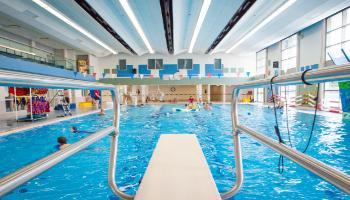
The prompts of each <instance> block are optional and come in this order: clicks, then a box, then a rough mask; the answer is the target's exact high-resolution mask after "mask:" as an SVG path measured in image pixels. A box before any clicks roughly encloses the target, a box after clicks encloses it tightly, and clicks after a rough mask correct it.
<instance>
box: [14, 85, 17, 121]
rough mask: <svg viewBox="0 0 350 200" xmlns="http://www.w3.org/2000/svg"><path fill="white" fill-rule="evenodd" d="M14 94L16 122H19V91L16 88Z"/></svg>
mask: <svg viewBox="0 0 350 200" xmlns="http://www.w3.org/2000/svg"><path fill="white" fill-rule="evenodd" d="M14 92H15V114H16V121H18V113H17V112H18V107H17V90H16V87H14Z"/></svg>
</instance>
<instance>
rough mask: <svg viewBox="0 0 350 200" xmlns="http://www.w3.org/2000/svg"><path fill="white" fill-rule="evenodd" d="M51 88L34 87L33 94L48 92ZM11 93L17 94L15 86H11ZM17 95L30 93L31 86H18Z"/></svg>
mask: <svg viewBox="0 0 350 200" xmlns="http://www.w3.org/2000/svg"><path fill="white" fill-rule="evenodd" d="M48 90H49V89H47V88H32V93H33V94H46V93H47V91H48ZM9 93H10V94H12V95H14V94H15V88H13V87H10V88H9ZM16 95H17V96H24V95H29V88H16Z"/></svg>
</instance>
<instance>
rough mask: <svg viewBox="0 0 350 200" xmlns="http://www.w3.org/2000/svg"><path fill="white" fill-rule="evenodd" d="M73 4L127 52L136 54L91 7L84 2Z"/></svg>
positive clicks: (79, 1) (83, 0)
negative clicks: (82, 10)
mask: <svg viewBox="0 0 350 200" xmlns="http://www.w3.org/2000/svg"><path fill="white" fill-rule="evenodd" d="M75 2H76V3H77V4H78V5H79V6H80V7H81V8H82V9H84V10H85V11H86V12H87V13H88V14H89V15H90V16H91V17H92V18H94V19H95V20H96V21H97V22H98V23H99V24H100V25H101V26H102V27H103V28H104V29H105V30H106V31H108V32H109V33H110V34H111V35H112V36H113V37H114V38H115V39H117V40H118V42H119V43H120V44H122V45H123V46H124V47H125V48H126V49H127V50H129V51H130V52H131V53H132V54H135V55H137V53H136V52H135V51H134V50H133V49H132V48H131V47H130V46H129V44H128V43H126V42H125V40H124V39H123V38H122V37H121V36H120V35H119V34H118V33H117V32H116V31H115V30H114V29H113V28H112V27H111V26H110V25H109V24H108V23H107V22H106V21H105V20H104V19H103V18H102V17H101V15H100V14H98V13H97V11H96V10H95V9H94V8H92V7H91V5H90V4H89V3H88V2H86V0H75Z"/></svg>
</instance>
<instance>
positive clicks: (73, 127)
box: [70, 126, 79, 133]
mask: <svg viewBox="0 0 350 200" xmlns="http://www.w3.org/2000/svg"><path fill="white" fill-rule="evenodd" d="M70 131H71V132H72V133H78V132H79V131H78V128H77V127H75V126H72V127H71V128H70Z"/></svg>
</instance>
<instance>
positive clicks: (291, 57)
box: [280, 33, 299, 73]
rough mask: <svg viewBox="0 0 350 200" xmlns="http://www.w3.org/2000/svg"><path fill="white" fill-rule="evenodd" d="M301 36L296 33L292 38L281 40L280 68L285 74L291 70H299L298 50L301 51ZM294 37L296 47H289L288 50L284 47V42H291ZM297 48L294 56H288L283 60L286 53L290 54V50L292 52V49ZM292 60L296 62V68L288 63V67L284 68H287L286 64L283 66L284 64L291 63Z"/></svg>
mask: <svg viewBox="0 0 350 200" xmlns="http://www.w3.org/2000/svg"><path fill="white" fill-rule="evenodd" d="M298 36H299V34H298V33H294V34H293V35H291V36H289V37H287V38H285V39H283V40H281V68H280V70H281V71H284V73H287V72H288V70H290V69H295V68H297V67H298V50H299V37H298ZM292 37H295V44H294V45H292V46H289V45H288V46H287V47H286V48H283V46H284V44H283V43H284V42H285V41H288V40H290V39H291V38H292ZM294 48H295V52H293V53H295V55H293V56H287V57H286V58H283V56H284V54H283V53H284V52H286V53H287V54H289V53H290V52H289V51H290V50H292V49H294ZM291 60H295V61H294V67H289V64H290V63H288V67H284V66H286V65H285V64H283V63H285V62H290V61H291Z"/></svg>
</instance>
